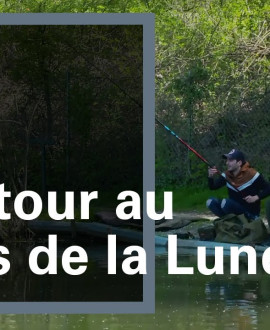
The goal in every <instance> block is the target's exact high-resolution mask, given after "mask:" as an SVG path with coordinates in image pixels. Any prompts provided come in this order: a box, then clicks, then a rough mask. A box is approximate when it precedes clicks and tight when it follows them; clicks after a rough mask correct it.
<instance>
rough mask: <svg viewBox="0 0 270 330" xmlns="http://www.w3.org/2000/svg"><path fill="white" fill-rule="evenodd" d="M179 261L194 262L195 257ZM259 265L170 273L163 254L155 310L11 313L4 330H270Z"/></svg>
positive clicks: (3, 320) (269, 278)
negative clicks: (251, 269)
mask: <svg viewBox="0 0 270 330" xmlns="http://www.w3.org/2000/svg"><path fill="white" fill-rule="evenodd" d="M180 257H181V256H180ZM181 260H182V262H183V265H186V266H195V265H196V259H195V258H194V257H183V258H182V259H181ZM258 261H259V260H258ZM210 262H211V260H210ZM226 263H227V264H228V260H226ZM258 268H259V269H258V273H257V275H247V272H246V270H247V265H246V262H245V261H243V262H242V263H241V266H240V270H241V274H240V275H239V276H236V275H234V276H230V275H229V274H227V275H218V276H217V275H213V276H204V275H200V274H196V275H192V276H180V275H168V273H167V257H166V256H161V257H157V258H156V313H155V314H149V315H136V314H135V315H113V314H106V315H10V314H9V315H2V316H1V315H0V329H28V328H29V326H31V328H32V329H36V330H55V329H68V330H71V329H82V330H84V329H104V330H106V329H137V328H140V329H147V330H149V329H150V330H151V329H199V330H200V329H213V330H216V329H226V330H227V329H228V330H229V329H241V330H242V329H260V330H261V329H262V330H264V329H269V327H270V275H267V274H266V273H265V272H264V271H263V270H262V269H261V267H258Z"/></svg>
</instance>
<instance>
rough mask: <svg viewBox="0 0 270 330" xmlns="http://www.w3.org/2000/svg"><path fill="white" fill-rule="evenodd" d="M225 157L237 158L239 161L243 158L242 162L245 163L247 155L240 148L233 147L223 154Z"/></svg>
mask: <svg viewBox="0 0 270 330" xmlns="http://www.w3.org/2000/svg"><path fill="white" fill-rule="evenodd" d="M222 158H224V159H236V160H237V161H239V160H241V161H242V163H245V161H246V158H245V155H244V154H243V153H242V151H240V150H236V149H232V150H231V151H230V152H229V153H227V154H224V155H222Z"/></svg>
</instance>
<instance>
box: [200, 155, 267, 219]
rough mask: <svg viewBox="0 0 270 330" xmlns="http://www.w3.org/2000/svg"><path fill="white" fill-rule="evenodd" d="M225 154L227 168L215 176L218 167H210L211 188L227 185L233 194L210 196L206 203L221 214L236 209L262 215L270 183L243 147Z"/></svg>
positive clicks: (253, 217)
mask: <svg viewBox="0 0 270 330" xmlns="http://www.w3.org/2000/svg"><path fill="white" fill-rule="evenodd" d="M222 157H223V158H225V159H226V165H227V171H226V172H225V173H222V174H221V176H219V177H217V178H214V176H215V174H217V173H218V170H217V169H216V168H215V167H213V168H209V169H208V185H209V188H210V189H211V190H215V189H218V188H220V187H222V186H225V185H226V186H227V188H228V195H229V198H224V199H222V200H220V199H217V198H209V199H208V200H207V202H206V206H207V207H208V208H209V209H210V210H211V211H212V212H213V213H214V214H215V215H217V216H218V217H222V216H224V215H226V214H230V213H234V214H245V216H246V217H247V218H249V219H256V218H257V217H259V215H260V201H261V199H263V198H265V197H267V196H269V195H270V184H269V183H268V182H266V181H265V180H264V178H263V176H262V175H261V174H260V173H259V172H257V171H256V170H255V169H253V168H252V167H250V165H249V163H248V162H247V161H246V160H245V156H244V154H243V153H242V152H241V151H239V150H236V149H233V150H231V151H230V152H229V153H228V154H224V155H223V156H222Z"/></svg>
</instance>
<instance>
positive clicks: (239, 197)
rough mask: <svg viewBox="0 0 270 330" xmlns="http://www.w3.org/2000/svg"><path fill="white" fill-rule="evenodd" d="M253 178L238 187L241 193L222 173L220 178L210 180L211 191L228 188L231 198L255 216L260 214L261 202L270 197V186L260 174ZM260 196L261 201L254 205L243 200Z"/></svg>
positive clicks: (256, 173) (257, 173)
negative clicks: (247, 197)
mask: <svg viewBox="0 0 270 330" xmlns="http://www.w3.org/2000/svg"><path fill="white" fill-rule="evenodd" d="M254 173H255V174H254V175H253V177H252V178H250V177H249V178H248V180H247V181H246V182H242V183H241V185H236V187H237V189H238V190H239V192H238V191H237V190H236V189H235V186H234V185H233V184H230V183H229V182H227V181H226V180H225V178H226V179H227V180H229V181H230V178H229V177H228V175H227V174H226V173H222V175H221V176H219V177H218V178H215V179H214V178H208V185H209V188H210V189H211V190H215V189H218V188H221V187H223V186H225V185H226V186H227V188H228V194H229V198H231V199H233V200H235V201H236V202H238V203H239V204H241V205H243V206H244V207H245V208H246V210H247V211H248V212H249V213H251V214H255V215H259V214H260V204H261V203H260V200H261V199H263V198H265V197H267V196H269V195H270V184H269V183H268V182H267V181H266V180H265V179H264V178H263V176H262V175H261V174H260V173H259V172H256V171H255V172H254ZM249 195H250V196H255V195H258V197H259V200H258V201H256V202H254V203H247V202H246V201H245V200H244V199H243V198H244V197H246V196H249Z"/></svg>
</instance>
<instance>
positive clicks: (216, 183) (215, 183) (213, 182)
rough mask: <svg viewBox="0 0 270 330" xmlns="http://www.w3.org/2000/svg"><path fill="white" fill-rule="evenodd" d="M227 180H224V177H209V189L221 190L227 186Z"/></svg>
mask: <svg viewBox="0 0 270 330" xmlns="http://www.w3.org/2000/svg"><path fill="white" fill-rule="evenodd" d="M225 184H226V180H225V179H224V178H223V176H220V177H218V178H215V179H214V178H209V177H208V187H209V189H211V190H216V189H219V188H221V187H223V186H225Z"/></svg>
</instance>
